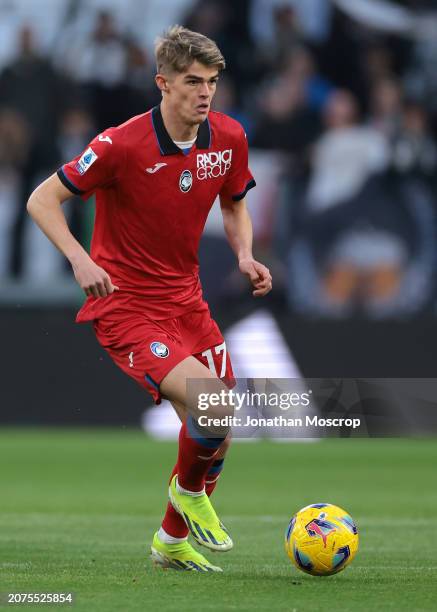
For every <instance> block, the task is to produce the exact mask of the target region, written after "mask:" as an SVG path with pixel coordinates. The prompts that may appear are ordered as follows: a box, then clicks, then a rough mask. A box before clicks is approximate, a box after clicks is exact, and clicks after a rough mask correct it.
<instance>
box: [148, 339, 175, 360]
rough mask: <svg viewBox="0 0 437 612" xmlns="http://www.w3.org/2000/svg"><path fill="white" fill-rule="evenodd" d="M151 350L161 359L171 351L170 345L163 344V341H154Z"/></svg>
mask: <svg viewBox="0 0 437 612" xmlns="http://www.w3.org/2000/svg"><path fill="white" fill-rule="evenodd" d="M150 350H151V351H152V353H153V354H154V355H155V356H156V357H159V358H160V359H165V358H166V357H168V355H169V353H170V351H169V350H168V347H167V346H165V344H163V343H162V342H152V344H151V345H150Z"/></svg>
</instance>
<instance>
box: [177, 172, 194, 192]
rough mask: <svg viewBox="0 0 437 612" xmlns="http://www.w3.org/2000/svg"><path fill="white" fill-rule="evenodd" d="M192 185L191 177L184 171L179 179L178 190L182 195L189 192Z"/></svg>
mask: <svg viewBox="0 0 437 612" xmlns="http://www.w3.org/2000/svg"><path fill="white" fill-rule="evenodd" d="M192 184H193V175H192V174H191V172H190V171H189V170H184V171H183V172H182V174H181V176H180V177H179V189H180V190H181V191H183V192H184V193H187V191H190V189H191V185H192Z"/></svg>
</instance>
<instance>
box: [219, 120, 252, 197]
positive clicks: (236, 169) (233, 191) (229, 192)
mask: <svg viewBox="0 0 437 612" xmlns="http://www.w3.org/2000/svg"><path fill="white" fill-rule="evenodd" d="M255 185H256V183H255V180H254V178H253V176H252V173H251V172H250V170H249V165H248V145H247V138H246V134H245V133H244V130H243V128H242V127H241V126H240V130H239V134H238V137H237V139H236V144H235V145H234V147H233V148H232V159H231V168H230V170H229V173H228V174H227V177H226V180H225V182H224V184H223V187H222V189H221V191H220V195H221V196H223V197H225V198H228V199H231V200H234V202H237V201H238V200H242V199H243V198H244V196H245V195H246V193H247V192H248V191H249V189H252V187H255Z"/></svg>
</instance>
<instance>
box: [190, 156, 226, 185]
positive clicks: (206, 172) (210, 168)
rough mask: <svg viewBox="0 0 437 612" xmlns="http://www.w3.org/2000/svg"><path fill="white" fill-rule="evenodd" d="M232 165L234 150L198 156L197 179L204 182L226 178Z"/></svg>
mask: <svg viewBox="0 0 437 612" xmlns="http://www.w3.org/2000/svg"><path fill="white" fill-rule="evenodd" d="M231 165H232V149H225V150H224V151H212V152H211V153H198V154H197V178H198V179H199V180H200V181H204V180H206V179H209V178H218V177H220V176H224V175H225V174H226V172H228V170H230V169H231Z"/></svg>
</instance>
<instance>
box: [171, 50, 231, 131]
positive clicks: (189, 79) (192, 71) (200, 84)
mask: <svg viewBox="0 0 437 612" xmlns="http://www.w3.org/2000/svg"><path fill="white" fill-rule="evenodd" d="M218 76H219V71H218V69H217V68H216V67H211V66H205V65H203V64H201V63H200V62H198V61H194V62H193V63H192V64H191V66H189V68H187V70H186V71H185V72H178V73H174V74H172V75H171V76H167V77H164V80H165V85H166V89H165V90H164V96H165V99H166V103H167V104H168V105H169V106H170V107H171V109H172V111H173V112H174V113H175V114H177V115H178V116H179V118H180V119H181V120H182V121H183V122H184V123H186V124H187V125H199V124H200V123H202V122H203V121H205V119H206V117H207V115H208V112H209V109H210V107H211V101H212V99H213V97H214V94H215V90H216V87H217V80H218Z"/></svg>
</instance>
